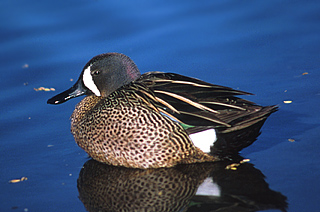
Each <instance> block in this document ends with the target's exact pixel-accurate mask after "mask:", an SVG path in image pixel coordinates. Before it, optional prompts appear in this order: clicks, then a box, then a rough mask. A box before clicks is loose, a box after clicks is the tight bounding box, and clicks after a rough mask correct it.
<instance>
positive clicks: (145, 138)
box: [71, 92, 213, 168]
mask: <svg viewBox="0 0 320 212" xmlns="http://www.w3.org/2000/svg"><path fill="white" fill-rule="evenodd" d="M71 132H72V134H73V135H74V138H75V140H76V142H77V144H78V145H79V146H80V147H81V148H83V149H84V150H85V151H86V152H87V153H88V154H89V155H90V156H91V157H92V158H94V159H96V160H99V161H102V162H105V163H107V164H112V165H121V166H130V167H136V168H148V167H153V168H155V167H164V166H166V167H167V166H174V165H176V164H178V163H185V162H187V160H194V162H197V161H198V160H199V161H201V158H202V157H204V158H207V159H209V158H211V157H210V156H208V155H206V154H204V153H202V152H201V151H200V150H199V149H197V148H196V147H195V146H194V145H193V143H192V142H191V140H190V139H189V136H188V135H187V134H186V132H185V131H184V129H183V128H182V127H181V126H180V125H179V124H177V123H175V122H173V121H172V120H171V119H169V118H168V117H166V116H163V115H162V114H160V113H159V112H157V111H155V110H153V109H152V108H150V107H149V106H148V104H147V103H146V102H144V101H143V100H141V99H137V98H135V96H134V94H131V95H129V94H128V93H126V92H114V93H113V94H111V95H110V96H109V97H108V98H101V97H96V96H88V97H85V98H84V99H83V100H82V101H81V102H80V103H79V104H78V105H77V106H76V109H75V111H74V112H73V114H72V116H71ZM190 155H195V158H193V157H189V156H190ZM196 155H198V156H199V157H198V156H196ZM201 155H203V156H201ZM204 155H205V156H204ZM211 159H213V158H211Z"/></svg>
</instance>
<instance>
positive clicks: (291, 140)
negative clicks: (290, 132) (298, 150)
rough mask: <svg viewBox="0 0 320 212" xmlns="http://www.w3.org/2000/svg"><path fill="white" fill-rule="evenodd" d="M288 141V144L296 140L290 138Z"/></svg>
mask: <svg viewBox="0 0 320 212" xmlns="http://www.w3.org/2000/svg"><path fill="white" fill-rule="evenodd" d="M288 141H290V142H295V141H296V140H294V139H292V138H289V139H288Z"/></svg>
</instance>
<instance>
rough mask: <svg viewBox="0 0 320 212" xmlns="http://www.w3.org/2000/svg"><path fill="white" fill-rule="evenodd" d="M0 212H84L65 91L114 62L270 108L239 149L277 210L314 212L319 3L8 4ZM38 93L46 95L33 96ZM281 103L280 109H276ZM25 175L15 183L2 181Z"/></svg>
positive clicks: (4, 9)
mask: <svg viewBox="0 0 320 212" xmlns="http://www.w3.org/2000/svg"><path fill="white" fill-rule="evenodd" d="M0 6H1V7H0V8H1V9H0V10H1V12H0V18H1V20H2V22H1V24H0V28H1V33H0V42H1V48H0V52H1V74H2V77H1V84H0V92H1V96H0V101H1V104H0V105H1V106H0V108H1V116H0V120H1V122H0V132H1V134H0V139H1V157H0V160H1V164H2V165H1V167H2V171H1V173H0V183H1V188H2V189H1V192H0V199H1V206H0V211H23V210H25V211H26V210H28V211H85V207H84V204H83V203H82V202H81V201H80V199H79V198H78V196H79V193H78V189H77V179H78V178H79V173H80V170H81V168H82V166H83V165H84V164H85V162H86V161H87V160H88V157H87V155H86V153H85V152H84V151H82V150H81V149H80V148H79V147H78V146H77V145H76V144H75V142H74V140H73V137H72V135H71V134H70V123H69V121H70V120H69V116H70V115H71V113H72V111H73V109H74V106H75V104H76V103H77V102H79V101H80V98H78V99H74V100H70V101H69V102H67V103H65V104H62V105H59V106H52V105H47V104H46V100H47V99H48V98H50V97H52V96H53V95H55V94H57V93H58V92H60V91H63V90H65V89H66V88H68V87H70V86H71V85H72V84H73V83H74V82H75V80H76V79H77V78H78V75H79V73H80V72H81V70H82V67H83V66H84V65H85V64H86V62H87V61H88V60H89V59H91V58H92V57H93V56H95V55H97V54H100V53H104V52H121V53H124V54H126V55H128V56H130V57H131V58H132V59H133V60H134V61H135V62H136V64H137V65H138V67H139V68H140V70H141V72H146V71H150V70H161V71H166V72H176V73H179V74H183V75H187V76H192V77H196V78H200V79H204V80H206V81H208V82H210V83H215V84H221V85H225V86H229V87H232V88H236V89H241V90H244V91H248V92H251V93H255V94H256V95H255V96H252V97H248V99H249V100H252V101H255V102H257V103H259V104H261V105H273V104H278V105H279V106H280V110H279V111H278V112H277V113H275V114H273V115H272V116H271V117H270V118H269V119H268V121H267V122H266V124H265V125H264V127H263V128H262V134H261V136H260V137H259V138H258V140H257V141H256V142H255V143H254V144H253V145H252V146H250V147H248V148H246V149H245V150H243V151H242V156H243V157H244V158H250V160H251V163H252V164H253V165H254V167H255V168H256V169H258V170H260V171H261V172H262V173H263V174H264V175H265V177H266V178H265V181H266V183H268V184H269V187H270V189H272V190H274V191H277V192H280V193H281V194H283V195H284V196H286V197H287V198H288V200H287V201H288V211H316V210H317V209H318V208H319V206H320V205H319V201H318V191H319V189H320V184H319V180H318V179H319V177H320V171H319V169H318V164H319V162H320V160H319V157H318V155H319V142H318V137H319V130H320V126H319V120H320V113H319V103H320V89H319V78H320V54H319V49H320V25H319V21H320V15H319V14H320V4H319V3H318V1H315V0H314V1H307V2H306V1H275V0H270V1H206V2H201V3H200V2H197V1H179V0H177V1H170V3H169V2H163V1H152V2H151V1H142V0H139V1H129V0H127V1H101V0H100V1H99V0H98V1H89V0H81V1H71V0H69V1H58V2H57V1H41V2H38V1H37V2H36V1H34V2H33V1H28V2H27V1H19V0H17V1H8V0H4V1H1V3H0ZM41 86H44V87H47V88H55V90H56V91H50V92H46V91H35V90H34V88H39V87H41ZM287 100H290V101H292V103H289V104H286V103H284V102H283V101H287ZM21 177H27V178H28V179H27V180H26V181H23V182H19V183H14V184H13V183H8V181H10V180H12V179H17V178H21Z"/></svg>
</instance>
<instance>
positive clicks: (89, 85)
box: [82, 65, 101, 96]
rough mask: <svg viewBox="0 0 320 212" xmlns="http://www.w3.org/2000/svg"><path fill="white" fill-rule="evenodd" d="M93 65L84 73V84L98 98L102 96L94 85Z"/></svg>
mask: <svg viewBox="0 0 320 212" xmlns="http://www.w3.org/2000/svg"><path fill="white" fill-rule="evenodd" d="M90 69H91V65H90V66H88V68H86V69H85V70H84V72H83V76H82V80H83V84H84V85H85V86H86V87H87V88H88V89H89V90H90V91H92V92H93V93H94V94H95V95H96V96H101V93H100V91H99V89H98V88H97V86H96V84H94V81H93V78H92V76H91V70H90Z"/></svg>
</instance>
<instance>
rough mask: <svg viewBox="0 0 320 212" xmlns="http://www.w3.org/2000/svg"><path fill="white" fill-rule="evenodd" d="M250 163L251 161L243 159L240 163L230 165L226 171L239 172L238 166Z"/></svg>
mask: <svg viewBox="0 0 320 212" xmlns="http://www.w3.org/2000/svg"><path fill="white" fill-rule="evenodd" d="M249 161H250V159H243V160H242V161H240V162H239V163H233V164H230V165H228V166H226V169H230V170H233V171H235V170H237V167H238V166H240V165H241V164H243V163H247V162H249Z"/></svg>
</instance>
